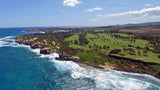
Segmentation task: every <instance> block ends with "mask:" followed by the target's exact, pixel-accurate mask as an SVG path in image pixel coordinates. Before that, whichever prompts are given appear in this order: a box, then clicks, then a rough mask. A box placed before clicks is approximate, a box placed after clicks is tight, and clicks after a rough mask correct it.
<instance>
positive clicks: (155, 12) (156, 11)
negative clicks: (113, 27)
mask: <svg viewBox="0 0 160 90" xmlns="http://www.w3.org/2000/svg"><path fill="white" fill-rule="evenodd" d="M159 15H160V6H157V7H154V8H146V9H142V10H139V11H129V12H123V13H115V14H105V15H99V16H98V17H100V18H101V17H106V16H159Z"/></svg>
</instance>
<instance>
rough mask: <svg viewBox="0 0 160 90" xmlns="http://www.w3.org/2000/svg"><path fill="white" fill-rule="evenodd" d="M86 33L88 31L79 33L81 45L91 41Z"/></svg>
mask: <svg viewBox="0 0 160 90" xmlns="http://www.w3.org/2000/svg"><path fill="white" fill-rule="evenodd" d="M86 35H87V33H81V34H80V35H79V44H80V45H85V44H88V43H89V41H88V40H87V38H86Z"/></svg>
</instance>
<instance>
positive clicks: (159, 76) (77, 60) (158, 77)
mask: <svg viewBox="0 0 160 90" xmlns="http://www.w3.org/2000/svg"><path fill="white" fill-rule="evenodd" d="M14 40H15V38H14ZM15 42H16V40H15ZM16 43H18V44H22V45H27V46H29V47H30V48H31V49H33V50H34V49H40V50H42V49H43V48H38V47H37V48H35V47H34V48H33V47H31V45H28V44H24V43H20V42H16ZM55 53H57V52H55ZM40 54H44V53H41V52H40ZM50 54H51V53H50ZM50 54H49V53H47V54H45V55H50ZM57 54H59V53H57ZM59 55H60V54H59ZM69 56H70V57H73V56H71V55H69ZM56 60H58V58H57V59H56ZM59 61H73V62H76V63H82V64H85V65H88V66H91V67H94V68H98V69H111V70H117V71H123V72H130V73H137V74H147V75H151V76H153V77H155V78H157V79H160V73H159V74H158V75H153V74H149V73H145V72H136V71H130V70H124V69H123V70H122V69H117V68H114V67H113V66H111V65H108V64H105V66H102V65H93V64H91V63H89V62H84V61H80V60H79V59H67V60H63V59H62V58H59Z"/></svg>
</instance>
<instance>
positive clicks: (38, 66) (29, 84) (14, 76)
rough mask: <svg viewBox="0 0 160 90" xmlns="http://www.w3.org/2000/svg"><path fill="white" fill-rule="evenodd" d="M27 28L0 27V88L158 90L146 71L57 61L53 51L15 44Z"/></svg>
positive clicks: (154, 79) (157, 85) (158, 87)
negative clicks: (140, 72)
mask: <svg viewBox="0 0 160 90" xmlns="http://www.w3.org/2000/svg"><path fill="white" fill-rule="evenodd" d="M28 29H33V28H1V29H0V90H160V80H159V79H157V78H155V77H153V76H150V75H147V74H137V73H128V72H122V71H116V70H110V69H106V70H102V69H97V68H94V67H90V66H87V65H84V64H80V63H75V62H72V61H58V60H55V57H56V56H58V55H57V54H56V53H54V54H52V55H42V54H40V49H34V50H33V49H31V48H30V47H29V46H26V45H20V44H17V43H15V42H14V39H13V38H14V37H15V36H18V35H21V34H29V33H27V32H24V30H28ZM30 34H31V33H30Z"/></svg>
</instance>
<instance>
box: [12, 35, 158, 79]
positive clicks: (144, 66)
mask: <svg viewBox="0 0 160 90" xmlns="http://www.w3.org/2000/svg"><path fill="white" fill-rule="evenodd" d="M63 35H64V36H63ZM67 35H68V36H67ZM69 36H70V35H69V34H68V33H64V34H62V33H59V34H53V35H50V34H49V35H48V34H28V35H21V36H17V37H15V38H14V39H15V42H17V43H19V44H24V45H29V46H30V47H31V48H32V49H36V48H40V53H41V54H52V53H58V54H59V58H56V60H64V61H74V62H79V63H84V64H87V65H90V66H93V67H96V68H101V69H106V68H107V69H115V70H121V71H127V72H135V73H144V74H150V75H153V76H155V77H157V78H160V65H159V64H156V63H149V62H142V61H138V60H130V59H127V58H120V57H116V56H112V55H105V54H104V53H103V52H99V51H98V50H96V49H95V50H84V49H79V48H77V49H74V48H72V47H70V46H69V45H68V43H67V42H65V41H64V39H65V38H66V37H69ZM114 52H116V53H119V52H121V49H116V50H113V51H111V52H110V53H114Z"/></svg>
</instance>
